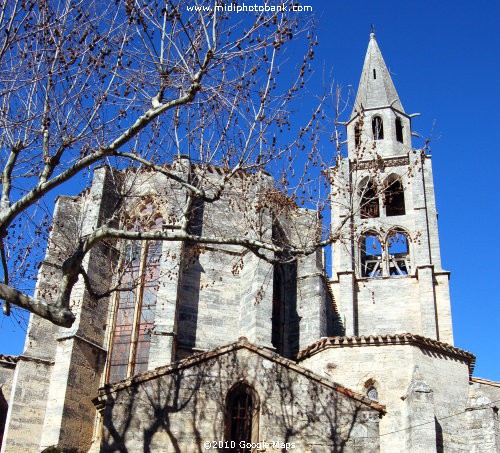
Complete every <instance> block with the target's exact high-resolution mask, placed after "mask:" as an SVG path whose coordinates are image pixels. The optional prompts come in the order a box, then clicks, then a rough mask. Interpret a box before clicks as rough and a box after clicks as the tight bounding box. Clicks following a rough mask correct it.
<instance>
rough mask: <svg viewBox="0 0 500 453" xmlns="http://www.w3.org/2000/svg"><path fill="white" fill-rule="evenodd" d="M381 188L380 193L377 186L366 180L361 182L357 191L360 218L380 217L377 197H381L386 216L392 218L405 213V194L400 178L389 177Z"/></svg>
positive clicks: (393, 175) (395, 176)
mask: <svg viewBox="0 0 500 453" xmlns="http://www.w3.org/2000/svg"><path fill="white" fill-rule="evenodd" d="M383 187H384V188H383V190H382V191H380V190H379V189H378V187H377V184H376V183H375V182H374V181H372V180H370V179H368V178H366V179H364V180H363V181H362V182H361V184H360V189H359V196H360V214H361V218H364V219H366V218H374V217H380V203H379V195H382V205H383V207H384V208H385V215H386V216H388V217H392V216H398V215H404V214H405V213H406V209H405V194H404V189H403V183H402V182H401V179H400V177H399V176H397V175H395V174H392V175H390V176H389V177H387V179H386V180H385V182H384V186H383Z"/></svg>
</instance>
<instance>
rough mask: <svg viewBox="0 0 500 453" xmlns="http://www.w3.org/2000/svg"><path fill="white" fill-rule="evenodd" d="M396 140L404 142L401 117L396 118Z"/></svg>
mask: <svg viewBox="0 0 500 453" xmlns="http://www.w3.org/2000/svg"><path fill="white" fill-rule="evenodd" d="M396 140H397V141H398V142H399V143H403V123H402V122H401V118H396Z"/></svg>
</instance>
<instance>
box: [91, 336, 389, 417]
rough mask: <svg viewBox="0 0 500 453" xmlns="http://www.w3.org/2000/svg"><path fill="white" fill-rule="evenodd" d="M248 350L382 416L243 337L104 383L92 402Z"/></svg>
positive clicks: (370, 403)
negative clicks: (134, 374) (213, 359)
mask: <svg viewBox="0 0 500 453" xmlns="http://www.w3.org/2000/svg"><path fill="white" fill-rule="evenodd" d="M243 348H245V349H247V350H249V351H252V352H255V353H256V354H258V355H260V356H262V357H265V358H266V359H269V360H271V361H274V362H276V363H279V364H280V365H283V366H286V367H287V368H289V369H292V370H293V371H295V372H298V373H300V374H302V375H303V376H305V377H307V378H309V379H313V380H315V381H316V382H318V383H320V384H322V385H324V386H326V387H329V388H331V389H333V390H335V391H337V392H339V393H342V394H344V395H346V396H348V397H350V398H353V399H355V400H358V401H360V402H361V403H363V404H365V405H367V406H369V407H371V408H373V409H376V410H377V411H379V412H381V413H385V412H386V409H385V406H384V405H382V404H379V403H376V402H374V401H372V400H371V399H369V398H368V397H366V396H364V395H362V394H360V393H357V392H354V391H353V390H350V389H348V388H346V387H344V386H343V385H340V384H338V383H337V382H335V381H331V380H329V379H327V378H325V377H323V376H320V375H319V374H316V373H314V372H313V371H311V370H309V369H307V368H304V367H302V366H300V365H298V364H297V363H296V362H294V361H293V360H290V359H287V358H285V357H282V356H280V355H279V354H277V353H275V352H273V351H271V350H269V349H268V348H265V347H264V346H258V345H255V344H253V343H250V342H249V341H248V340H247V338H245V337H240V338H239V339H238V340H237V341H235V342H233V343H229V344H226V345H223V346H219V347H217V348H215V349H212V350H210V351H207V352H202V353H200V354H196V355H193V356H191V357H188V358H186V359H183V360H180V361H178V362H175V363H173V364H171V365H164V366H161V367H157V368H155V369H153V370H149V371H146V372H144V373H141V374H138V375H136V376H133V377H131V378H128V379H124V380H123V381H120V382H117V383H115V384H107V385H105V386H104V387H101V388H100V389H99V392H98V396H97V397H96V398H94V399H93V402H94V404H98V402H99V399H100V398H101V397H102V396H104V395H106V394H110V393H114V392H116V391H119V390H122V389H124V388H127V387H129V386H131V385H135V384H139V383H142V382H146V381H149V380H152V379H154V378H156V377H159V376H164V375H167V374H170V373H171V372H173V371H175V370H180V369H185V368H189V367H191V366H194V365H196V364H197V363H200V362H202V361H205V360H210V359H212V358H215V357H217V356H220V355H222V354H226V353H228V352H232V351H235V350H238V349H243Z"/></svg>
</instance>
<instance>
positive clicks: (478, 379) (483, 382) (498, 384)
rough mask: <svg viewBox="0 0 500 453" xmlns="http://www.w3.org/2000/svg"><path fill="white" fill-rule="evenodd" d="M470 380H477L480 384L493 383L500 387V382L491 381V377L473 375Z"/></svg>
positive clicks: (494, 385) (492, 384)
mask: <svg viewBox="0 0 500 453" xmlns="http://www.w3.org/2000/svg"><path fill="white" fill-rule="evenodd" d="M470 380H471V382H476V383H478V384H484V385H491V386H493V387H500V382H497V381H490V380H489V379H483V378H478V377H473V378H471V379H470Z"/></svg>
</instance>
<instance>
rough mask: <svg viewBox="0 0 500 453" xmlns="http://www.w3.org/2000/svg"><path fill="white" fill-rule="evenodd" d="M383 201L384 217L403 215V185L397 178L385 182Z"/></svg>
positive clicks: (390, 178)
mask: <svg viewBox="0 0 500 453" xmlns="http://www.w3.org/2000/svg"><path fill="white" fill-rule="evenodd" d="M383 201H384V206H385V215H386V216H389V217H392V216H397V215H404V214H405V212H406V210H405V193H404V189H403V184H402V182H401V180H400V179H399V178H398V177H389V178H388V179H387V180H386V183H385V189H384V196H383Z"/></svg>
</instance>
